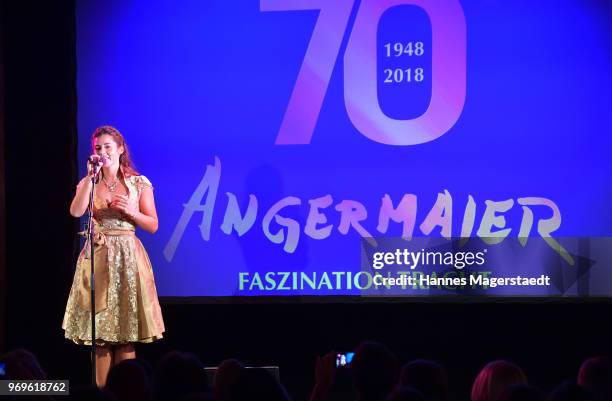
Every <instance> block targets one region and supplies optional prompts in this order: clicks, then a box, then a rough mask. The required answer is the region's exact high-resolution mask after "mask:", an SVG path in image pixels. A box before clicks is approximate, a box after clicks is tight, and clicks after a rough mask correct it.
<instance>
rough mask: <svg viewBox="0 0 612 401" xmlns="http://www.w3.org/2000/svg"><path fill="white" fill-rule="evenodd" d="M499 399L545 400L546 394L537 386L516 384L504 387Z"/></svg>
mask: <svg viewBox="0 0 612 401" xmlns="http://www.w3.org/2000/svg"><path fill="white" fill-rule="evenodd" d="M499 401H546V394H545V393H544V392H543V391H542V390H540V389H539V388H537V387H534V386H528V385H525V384H518V385H512V386H508V387H506V389H505V390H504V391H502V393H501V394H500V396H499Z"/></svg>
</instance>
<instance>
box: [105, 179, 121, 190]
mask: <svg viewBox="0 0 612 401" xmlns="http://www.w3.org/2000/svg"><path fill="white" fill-rule="evenodd" d="M102 181H104V185H106V188H108V190H109V191H111V192H115V189H117V184H119V180H115V181H114V182H113V183H112V184H109V183H108V181H106V177H102Z"/></svg>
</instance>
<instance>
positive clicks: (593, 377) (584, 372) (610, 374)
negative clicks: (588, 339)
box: [578, 357, 612, 401]
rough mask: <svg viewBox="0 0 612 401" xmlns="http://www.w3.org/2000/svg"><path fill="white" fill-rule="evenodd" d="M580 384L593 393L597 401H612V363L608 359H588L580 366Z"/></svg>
mask: <svg viewBox="0 0 612 401" xmlns="http://www.w3.org/2000/svg"><path fill="white" fill-rule="evenodd" d="M578 384H579V385H581V386H582V387H585V388H587V389H589V390H591V391H592V392H593V394H594V395H595V399H596V400H597V401H612V361H611V360H610V358H606V357H596V358H590V359H587V360H586V361H584V362H583V363H582V365H581V366H580V370H579V372H578Z"/></svg>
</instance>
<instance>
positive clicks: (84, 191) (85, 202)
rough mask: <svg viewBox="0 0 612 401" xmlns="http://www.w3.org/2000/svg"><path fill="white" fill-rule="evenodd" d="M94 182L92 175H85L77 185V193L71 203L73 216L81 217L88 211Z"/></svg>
mask: <svg viewBox="0 0 612 401" xmlns="http://www.w3.org/2000/svg"><path fill="white" fill-rule="evenodd" d="M92 187H93V184H92V183H91V176H89V175H87V176H85V177H84V178H83V179H82V180H81V181H80V182H79V184H78V185H77V189H76V193H75V194H74V198H72V203H71V204H70V215H71V216H73V217H81V216H82V215H83V214H85V212H86V211H87V207H88V206H89V194H90V193H91V189H92Z"/></svg>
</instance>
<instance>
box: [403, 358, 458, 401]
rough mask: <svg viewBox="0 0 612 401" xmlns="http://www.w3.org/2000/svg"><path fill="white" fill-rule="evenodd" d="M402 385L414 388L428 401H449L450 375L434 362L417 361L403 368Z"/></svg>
mask: <svg viewBox="0 0 612 401" xmlns="http://www.w3.org/2000/svg"><path fill="white" fill-rule="evenodd" d="M400 385H401V386H407V387H412V388H414V389H415V390H418V391H419V392H421V394H423V397H424V398H425V399H426V400H428V401H446V400H447V399H448V375H447V374H446V369H444V367H443V366H442V365H440V364H439V363H437V362H434V361H427V360H423V359H417V360H415V361H412V362H409V363H407V364H406V365H404V367H403V368H402V373H401V374H400Z"/></svg>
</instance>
